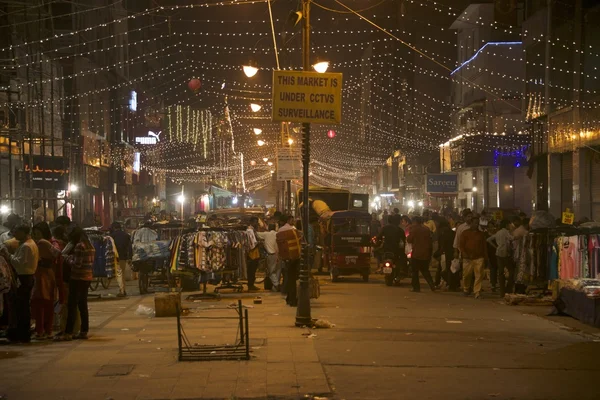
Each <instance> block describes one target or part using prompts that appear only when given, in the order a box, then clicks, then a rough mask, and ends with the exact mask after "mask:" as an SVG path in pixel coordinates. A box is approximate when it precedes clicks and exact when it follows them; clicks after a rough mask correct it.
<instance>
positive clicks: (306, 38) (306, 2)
mask: <svg viewBox="0 0 600 400" xmlns="http://www.w3.org/2000/svg"><path fill="white" fill-rule="evenodd" d="M302 16H303V18H304V21H303V24H302V64H303V70H304V71H310V0H302ZM309 163H310V123H307V122H305V123H303V124H302V231H303V232H304V244H303V246H302V258H301V262H300V274H299V280H300V290H299V291H298V308H297V309H296V326H306V325H311V323H312V318H311V315H310V295H309V290H308V289H309V287H308V277H309V265H308V224H309V220H308V213H309V205H308V188H309V185H308V175H309V174H308V166H309Z"/></svg>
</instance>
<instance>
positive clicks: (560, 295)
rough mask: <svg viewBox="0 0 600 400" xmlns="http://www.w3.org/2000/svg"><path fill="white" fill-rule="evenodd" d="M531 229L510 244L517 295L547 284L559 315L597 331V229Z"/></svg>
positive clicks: (599, 304)
mask: <svg viewBox="0 0 600 400" xmlns="http://www.w3.org/2000/svg"><path fill="white" fill-rule="evenodd" d="M585 225H586V224H584V225H582V226H580V227H573V226H570V225H569V226H568V225H563V226H558V227H553V228H542V229H534V230H532V231H531V232H530V233H529V234H528V235H526V236H525V237H523V238H522V239H520V240H515V241H514V242H513V260H514V262H515V284H516V289H517V292H519V291H524V290H525V289H524V288H526V287H530V286H534V285H535V284H536V283H537V284H539V283H540V282H542V283H543V282H545V283H548V288H549V289H551V290H552V293H553V298H554V300H555V306H556V308H557V310H558V311H559V312H562V313H565V314H568V315H570V316H572V317H574V318H577V319H579V320H580V321H582V322H584V323H587V324H590V325H594V326H597V327H600V227H599V226H597V225H596V224H589V225H587V226H585Z"/></svg>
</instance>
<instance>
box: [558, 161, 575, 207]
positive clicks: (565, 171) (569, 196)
mask: <svg viewBox="0 0 600 400" xmlns="http://www.w3.org/2000/svg"><path fill="white" fill-rule="evenodd" d="M560 161H561V185H560V186H561V210H562V211H564V210H565V209H566V208H570V209H571V210H572V209H573V153H570V152H569V153H562V154H561V157H560Z"/></svg>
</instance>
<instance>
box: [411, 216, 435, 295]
mask: <svg viewBox="0 0 600 400" xmlns="http://www.w3.org/2000/svg"><path fill="white" fill-rule="evenodd" d="M407 242H408V243H411V244H412V257H411V261H410V262H411V265H412V289H411V291H412V292H420V291H421V283H420V282H419V271H421V275H423V277H424V278H425V280H426V281H427V283H428V284H429V287H430V288H431V290H432V291H434V290H435V286H434V284H433V278H432V277H431V272H429V263H430V261H431V255H432V253H433V239H432V237H431V231H430V230H429V228H427V227H426V226H423V220H422V218H421V217H415V218H413V224H412V226H411V227H410V235H408V238H407Z"/></svg>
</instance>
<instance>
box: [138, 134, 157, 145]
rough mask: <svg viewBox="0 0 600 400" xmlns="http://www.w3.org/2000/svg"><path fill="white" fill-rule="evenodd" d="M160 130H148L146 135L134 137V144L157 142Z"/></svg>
mask: <svg viewBox="0 0 600 400" xmlns="http://www.w3.org/2000/svg"><path fill="white" fill-rule="evenodd" d="M161 132H162V131H158V132H154V131H148V136H142V137H136V138H135V143H136V144H157V143H158V142H160V134H161Z"/></svg>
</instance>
